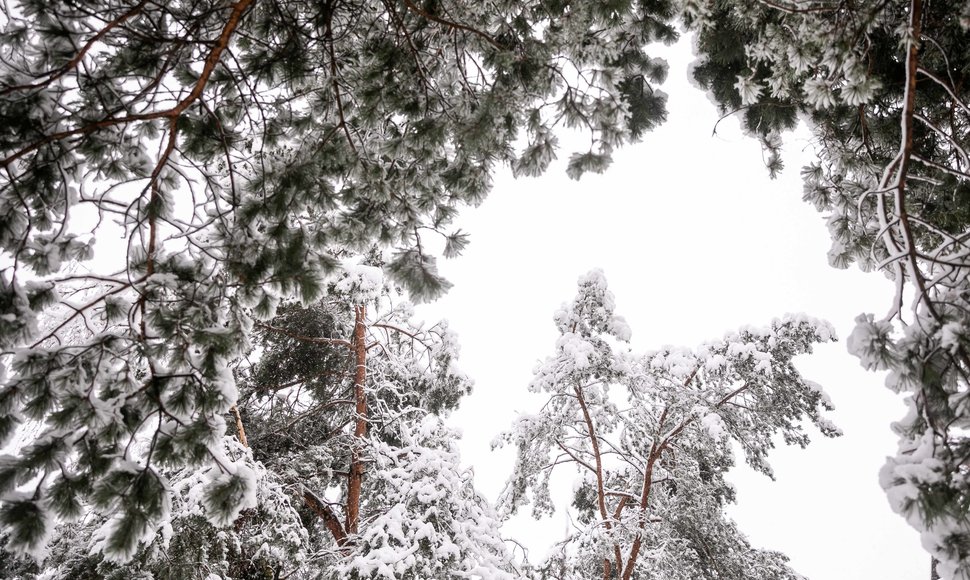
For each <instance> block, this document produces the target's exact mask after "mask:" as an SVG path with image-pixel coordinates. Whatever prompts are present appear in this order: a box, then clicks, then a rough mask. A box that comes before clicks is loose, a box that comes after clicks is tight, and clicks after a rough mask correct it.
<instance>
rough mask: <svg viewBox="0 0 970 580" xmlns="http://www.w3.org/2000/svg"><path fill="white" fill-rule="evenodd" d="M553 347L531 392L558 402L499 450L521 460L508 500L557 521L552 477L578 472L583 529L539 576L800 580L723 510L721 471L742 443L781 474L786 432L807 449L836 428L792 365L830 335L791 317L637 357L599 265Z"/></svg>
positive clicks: (566, 312)
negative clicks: (776, 462)
mask: <svg viewBox="0 0 970 580" xmlns="http://www.w3.org/2000/svg"><path fill="white" fill-rule="evenodd" d="M555 323H556V327H557V328H558V330H559V333H560V336H559V339H558V340H557V341H556V352H555V354H554V355H553V356H551V357H549V358H547V359H546V360H545V361H544V362H543V363H542V364H541V365H540V366H539V367H538V368H537V370H536V375H535V378H534V379H533V381H532V384H531V385H530V390H532V391H534V392H542V393H548V395H549V399H548V400H547V401H546V403H545V404H544V405H543V407H542V409H541V410H540V411H539V412H538V413H536V414H533V415H524V416H522V417H520V418H519V419H518V420H517V421H516V423H515V427H514V429H513V430H512V431H511V432H509V433H507V434H505V435H504V436H503V437H502V439H501V443H503V444H513V445H515V447H516V450H517V459H516V463H515V468H514V471H513V474H512V476H511V477H510V479H509V482H508V485H507V487H506V489H505V491H504V492H503V496H502V498H501V501H500V505H501V506H502V507H503V508H504V509H505V510H506V512H507V513H511V512H515V511H516V510H517V509H519V508H521V507H522V506H524V505H526V504H527V503H529V502H531V503H532V504H533V514H534V515H536V516H537V517H538V516H541V515H543V514H548V513H551V512H552V510H553V500H552V497H551V495H550V478H551V476H552V473H553V471H554V469H555V468H556V467H557V466H559V465H563V464H571V465H573V466H575V467H576V469H577V470H578V471H579V473H580V474H581V476H580V478H579V480H578V481H577V483H576V484H575V485H574V495H573V502H572V510H573V512H574V514H575V519H576V521H577V522H578V524H579V527H578V531H577V532H576V533H574V534H572V535H571V536H570V537H568V538H566V539H565V540H564V541H563V542H562V543H561V544H560V546H559V552H558V554H557V555H555V556H553V557H552V559H551V560H550V561H548V562H546V563H544V564H543V565H541V566H540V567H539V568H537V569H536V570H535V571H534V572H535V576H536V577H537V578H567V579H580V578H596V577H599V578H603V579H604V580H609V579H610V578H622V579H623V580H629V579H630V578H658V579H660V578H663V579H667V580H678V579H683V580H688V579H691V580H693V579H696V578H709V579H711V580H714V579H718V580H723V579H734V580H742V579H745V580H747V579H764V580H769V579H771V580H777V579H780V578H785V579H791V580H795V579H796V578H799V576H798V575H797V574H795V573H794V572H792V571H791V570H790V569H789V568H788V567H787V566H786V564H785V563H786V561H787V559H786V558H785V557H784V556H782V555H781V554H778V553H775V552H768V551H763V550H757V549H754V548H752V547H751V546H750V545H749V544H748V542H747V540H746V539H745V538H744V536H743V535H741V533H740V532H739V531H738V529H737V527H736V526H735V524H734V523H733V522H732V521H730V520H729V519H727V518H726V516H725V515H724V511H723V510H724V505H725V503H727V502H729V501H732V500H733V499H734V492H733V490H732V488H731V486H730V484H728V483H727V482H726V481H725V479H724V475H725V473H726V472H727V470H728V469H729V468H730V467H731V466H732V465H733V454H732V445H739V446H740V447H741V448H742V449H743V450H744V455H745V458H746V460H747V462H748V464H749V465H751V466H752V467H753V468H754V469H757V470H758V471H761V472H763V473H765V474H767V475H769V476H770V475H771V468H770V466H769V465H768V462H767V458H766V456H767V453H768V451H769V450H770V449H771V448H772V447H773V446H774V443H775V441H776V439H777V438H778V437H782V438H783V439H784V440H785V442H786V443H789V444H798V445H801V446H804V445H806V444H807V443H808V436H807V434H806V433H805V432H804V430H803V423H804V422H806V421H808V422H810V423H812V424H813V425H815V426H816V427H818V429H819V430H820V431H821V432H822V434H823V435H826V436H830V437H831V436H835V435H838V434H839V431H838V429H837V428H836V427H834V426H833V425H832V424H830V423H829V422H828V421H827V420H826V419H825V418H824V417H823V416H822V414H821V412H822V411H823V410H825V409H831V408H832V406H831V403H830V402H829V400H828V398H827V397H826V395H825V394H824V393H823V391H822V390H821V388H820V387H819V386H818V385H816V384H814V383H812V382H811V381H808V380H806V379H804V378H803V377H802V376H801V375H800V374H799V372H798V370H797V369H796V368H795V367H794V365H793V362H792V359H793V358H794V357H795V356H797V355H800V354H804V353H808V352H811V349H812V345H813V344H816V343H820V342H827V341H830V340H834V335H833V331H832V328H831V327H830V326H829V325H828V324H827V323H824V322H821V321H818V320H813V319H811V318H807V317H805V316H788V317H786V318H784V319H782V320H775V321H774V322H772V324H771V325H770V326H768V327H765V328H744V329H741V330H740V331H738V332H735V333H731V334H728V335H726V336H725V337H724V338H723V339H721V340H717V341H713V342H709V343H706V344H703V345H701V346H700V347H698V348H697V349H695V350H689V349H682V348H664V349H661V350H658V351H653V352H648V353H646V354H644V355H640V356H637V355H634V354H632V353H631V352H630V351H629V348H628V347H625V346H624V343H625V342H626V341H628V340H629V339H630V329H629V327H628V326H627V324H626V322H624V320H623V319H622V318H621V317H619V316H616V315H615V314H614V299H613V295H612V293H611V292H610V291H609V290H608V289H607V285H606V280H605V278H604V277H603V274H602V273H601V272H599V271H593V272H590V273H589V274H587V275H586V276H583V277H582V278H580V280H579V292H578V295H577V296H576V298H575V299H573V301H572V302H571V303H569V304H564V305H563V307H562V308H561V309H560V310H559V311H558V312H556V315H555Z"/></svg>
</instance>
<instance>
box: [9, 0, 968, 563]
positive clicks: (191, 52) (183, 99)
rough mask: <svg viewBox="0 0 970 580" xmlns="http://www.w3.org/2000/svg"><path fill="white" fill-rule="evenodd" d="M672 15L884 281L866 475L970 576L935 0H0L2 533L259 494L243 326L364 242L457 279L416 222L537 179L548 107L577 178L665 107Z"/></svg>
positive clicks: (957, 94) (28, 535)
mask: <svg viewBox="0 0 970 580" xmlns="http://www.w3.org/2000/svg"><path fill="white" fill-rule="evenodd" d="M678 22H680V23H682V24H683V25H684V26H685V27H686V28H687V30H689V31H690V32H691V33H692V34H694V35H695V46H696V52H697V62H696V63H695V64H696V66H695V67H694V70H693V76H694V78H695V79H696V80H697V81H698V83H699V84H700V85H701V86H702V87H703V88H704V89H705V90H707V91H708V92H709V93H710V94H711V95H712V96H713V98H714V100H715V101H716V102H717V103H718V104H719V106H720V107H721V109H722V110H723V112H724V113H725V114H737V115H738V116H739V117H740V119H741V122H742V124H743V126H744V127H745V128H746V129H747V130H748V131H749V132H751V133H752V134H753V135H754V136H756V137H757V138H758V139H759V140H760V141H761V142H762V144H763V146H764V147H765V150H766V152H767V164H768V169H769V170H770V171H771V172H777V171H780V170H781V169H782V167H783V160H782V159H781V157H780V155H779V143H780V139H781V138H782V134H783V133H784V131H786V130H788V129H790V128H792V127H793V126H794V125H795V124H796V123H797V122H799V120H804V121H805V122H806V123H807V124H808V126H809V127H810V129H811V131H812V132H813V134H814V136H815V141H816V145H817V150H818V151H817V152H818V160H817V162H815V163H813V164H812V165H810V166H809V167H806V168H804V169H803V171H802V175H803V177H804V182H805V193H804V195H805V198H806V200H807V201H809V202H810V203H812V204H814V205H815V206H816V207H817V208H819V210H820V211H822V212H824V213H825V215H826V219H827V222H828V225H829V230H830V232H831V235H832V240H833V246H832V250H831V252H830V260H831V262H832V264H833V265H834V266H837V267H845V266H847V265H849V264H851V263H856V264H858V265H859V266H860V267H862V268H863V269H865V270H873V271H879V272H882V273H884V274H885V275H887V276H889V277H890V278H891V279H892V280H893V281H894V282H895V284H896V288H897V291H896V296H895V297H894V298H893V299H892V301H891V303H890V305H889V312H888V313H887V314H886V315H885V316H881V317H877V316H876V315H873V314H863V315H861V316H860V318H859V319H858V325H857V328H856V331H855V332H854V333H852V335H851V336H850V337H849V348H850V350H851V351H852V352H853V353H854V354H856V355H857V356H858V357H859V358H860V360H861V361H862V363H863V364H864V365H865V366H867V367H870V368H874V369H888V370H889V371H890V380H889V382H888V385H889V387H890V388H892V389H894V390H896V391H900V392H906V393H908V394H909V397H908V404H909V411H910V412H909V413H908V414H907V415H906V417H904V418H903V420H902V421H900V422H899V423H898V424H896V426H895V427H894V428H895V429H896V431H897V433H898V434H899V436H900V445H899V453H898V454H897V456H896V457H894V458H892V459H890V460H889V461H888V462H887V465H886V467H885V469H884V470H883V473H882V476H881V481H882V485H883V487H884V488H885V489H886V491H887V494H888V495H889V498H890V501H891V503H892V505H893V507H894V509H896V510H897V511H898V512H900V513H901V514H902V515H904V516H905V517H906V519H907V521H909V522H910V523H911V524H912V525H913V526H914V527H916V528H917V529H918V530H919V531H920V532H921V533H922V534H923V544H924V545H925V546H926V547H927V548H928V549H929V551H930V552H931V553H932V554H933V556H934V558H936V559H937V560H939V562H940V573H941V575H942V576H943V577H944V578H947V579H948V580H949V579H952V578H970V520H968V518H967V513H968V511H970V494H968V491H967V490H968V489H970V471H968V470H967V467H966V464H967V462H966V458H967V456H968V454H970V439H968V438H967V436H966V434H965V433H966V429H967V427H968V422H970V406H968V396H970V351H968V349H970V303H968V300H970V298H968V296H970V287H968V274H970V270H968V268H967V266H968V260H967V256H968V251H967V239H968V237H967V234H968V228H970V215H968V212H967V199H968V197H967V196H968V191H970V190H968V179H970V153H968V150H967V143H968V130H970V100H968V98H967V97H966V95H965V93H964V90H965V89H964V85H965V81H966V75H967V74H968V70H970V58H968V57H970V55H968V52H967V51H968V50H970V49H968V47H970V32H968V26H970V8H968V5H967V4H966V3H965V2H946V1H942V2H929V1H927V0H883V1H880V2H863V3H858V2H849V1H848V0H836V1H832V2H829V1H816V0H796V1H775V0H761V1H759V2H741V1H737V0H679V1H676V2H675V1H673V0H669V1H664V0H609V1H605V2H570V1H569V0H535V1H529V2H512V1H507V0H501V1H498V2H488V3H481V2H471V1H466V0H422V1H420V2H419V1H416V0H401V1H400V2H391V1H389V0H381V1H377V0H341V1H337V0H327V1H325V2H304V1H300V0H236V1H234V2H233V1H228V2H227V1H221V0H200V1H197V2H164V3H158V2H150V1H148V0H141V1H134V0H131V1H123V0H58V1H56V2H47V1H42V0H21V1H19V2H7V3H4V4H3V8H2V14H0V25H2V31H0V322H2V324H0V349H2V350H0V443H3V442H5V441H8V440H9V439H10V437H11V436H12V434H13V433H14V432H15V430H16V429H17V427H18V425H20V424H21V423H22V422H24V421H36V422H40V423H42V424H43V429H42V430H41V432H40V433H39V435H38V437H37V438H36V440H35V441H33V442H32V443H31V444H30V445H27V446H25V447H23V448H22V449H20V450H19V452H18V454H17V455H16V456H9V457H4V458H3V459H2V460H0V494H2V506H0V523H2V525H3V527H4V529H5V530H7V535H8V538H7V545H8V547H10V548H12V549H14V550H16V551H18V552H39V551H42V549H43V546H44V545H45V543H46V539H47V537H48V536H49V534H50V533H51V531H52V529H53V525H54V521H55V520H71V519H74V518H77V517H79V516H80V515H81V514H82V513H84V512H86V511H87V510H89V509H90V508H92V507H93V508H94V509H95V510H96V511H98V512H99V513H101V514H102V515H103V516H104V517H107V518H114V519H112V520H111V521H113V522H114V524H112V525H115V528H113V529H115V532H117V530H120V529H122V528H125V529H128V528H132V529H139V530H142V531H143V532H144V533H146V534H147V533H148V530H150V529H151V528H152V526H154V525H155V523H156V522H158V521H159V520H160V519H162V518H163V516H164V514H166V513H168V512H169V511H170V509H171V504H172V501H173V500H174V494H173V491H172V490H171V489H169V487H168V483H167V479H166V477H165V476H163V475H162V472H163V471H164V470H166V469H179V468H182V467H184V466H198V465H207V466H215V467H214V471H212V473H211V475H212V476H211V477H210V478H209V479H208V480H207V481H208V483H206V484H205V486H204V488H205V490H206V491H205V492H204V495H205V497H206V498H208V499H207V500H206V502H207V505H209V506H210V508H211V511H212V513H213V514H216V515H214V516H213V517H214V518H215V520H214V521H219V522H223V523H224V522H227V521H229V520H232V519H233V518H234V517H235V516H236V515H238V513H239V512H240V511H241V510H242V509H243V508H246V507H252V506H251V504H252V501H253V497H254V495H253V494H254V493H255V492H257V485H256V480H257V479H258V478H256V477H255V475H256V473H255V471H253V469H252V467H251V466H250V462H249V460H248V459H245V458H244V457H243V456H242V455H239V454H238V453H236V452H235V451H232V450H231V449H229V448H227V447H226V446H225V444H224V442H223V435H224V433H225V432H226V417H228V416H229V415H227V413H228V412H229V411H230V409H233V408H235V409H236V411H237V412H238V411H239V406H238V403H239V401H240V399H239V389H238V385H237V383H236V379H235V377H234V375H233V373H232V371H231V369H232V368H234V367H235V366H237V365H238V362H239V360H241V357H243V355H244V354H245V353H246V352H248V351H249V347H250V343H249V340H250V337H251V336H252V331H253V329H254V325H255V324H256V323H257V322H260V321H266V320H268V319H270V318H272V317H273V316H274V315H275V314H276V309H277V306H278V305H279V304H280V303H281V301H285V300H287V299H292V298H297V299H299V300H301V301H302V302H303V303H304V304H312V303H313V302H314V301H315V300H316V299H318V298H320V297H321V296H322V295H323V294H324V293H325V290H326V286H327V284H328V283H330V281H332V280H331V278H329V276H333V275H335V272H336V271H337V269H338V268H337V266H338V260H337V258H336V257H335V256H336V255H337V254H339V252H340V251H345V250H348V249H349V250H352V251H364V250H366V249H367V248H369V247H370V246H371V245H372V244H374V243H377V244H379V245H382V246H384V247H386V248H391V249H392V252H391V253H390V254H389V255H388V260H387V262H386V264H385V266H384V269H385V270H386V271H387V272H388V273H389V274H390V275H392V276H393V277H394V279H395V280H396V281H398V282H399V283H400V284H402V285H403V286H404V287H405V288H406V289H407V290H408V291H409V292H410V293H411V295H412V296H413V297H415V298H416V299H427V298H432V297H434V296H436V295H439V294H440V293H441V292H443V291H445V290H446V289H447V287H448V283H447V281H445V280H443V279H442V278H441V277H440V276H439V275H438V273H437V271H436V268H435V256H433V255H431V254H429V253H428V251H427V249H426V248H427V246H428V245H429V244H427V243H425V241H424V240H425V239H426V238H427V237H428V236H440V237H441V238H442V239H443V240H444V254H445V255H446V256H453V255H457V254H458V253H460V251H461V249H462V248H463V247H464V246H465V244H466V243H467V237H466V236H465V234H464V233H462V232H460V231H454V230H452V229H451V225H450V224H451V222H452V220H453V218H454V217H455V215H456V213H457V212H458V210H459V208H460V207H462V206H465V205H468V204H475V203H478V202H480V201H481V200H482V199H483V198H484V197H485V196H486V195H487V193H488V190H489V187H490V184H491V174H492V172H493V171H494V170H495V168H496V167H498V166H500V165H503V164H504V165H508V166H510V167H511V168H512V170H513V171H514V172H515V173H516V174H518V175H538V174H541V173H542V172H543V171H544V170H545V169H546V168H547V167H548V165H549V163H550V161H551V160H552V159H553V158H554V157H555V156H556V155H557V139H556V134H555V131H554V130H555V127H557V126H565V127H567V128H573V129H580V130H582V131H585V132H586V133H587V134H588V135H589V136H590V147H589V148H588V149H587V150H583V151H578V152H575V153H572V154H571V156H570V158H569V165H568V170H567V171H568V173H569V175H570V176H572V177H576V178H578V177H579V176H581V175H582V174H583V173H585V172H590V171H593V172H596V171H603V170H604V169H605V168H606V167H607V166H608V164H609V163H610V156H611V154H612V152H613V151H614V150H615V149H616V148H617V147H620V146H622V145H624V144H625V143H628V142H630V141H633V140H637V139H641V138H643V136H644V134H645V132H646V131H648V130H649V129H651V128H652V127H654V126H656V125H657V124H658V123H660V122H662V121H663V120H664V118H665V109H664V107H665V98H666V97H665V96H664V95H663V93H662V92H660V91H659V90H657V89H656V88H655V86H656V85H657V83H659V82H661V81H662V80H663V78H664V76H665V74H666V65H665V63H663V62H662V61H660V60H658V59H654V58H651V57H650V56H649V43H652V42H657V41H662V42H672V41H674V40H675V39H676V38H677V36H678V33H677V29H676V25H677V23H678ZM112 237H113V238H116V239H118V240H120V241H121V243H119V244H117V246H118V247H117V248H112V249H111V250H116V251H115V252H114V255H113V256H112V255H111V253H112V252H111V251H108V249H106V248H105V247H104V246H105V245H106V244H107V243H108V242H107V240H108V239H110V238H112ZM95 250H97V252H98V254H99V259H98V260H97V261H93V260H91V258H92V256H93V255H94V252H95ZM331 362H332V363H333V364H335V365H339V364H340V361H339V360H338V359H334V360H333V361H331ZM321 364H326V363H321ZM321 372H322V371H321ZM358 415H359V413H358ZM243 455H245V454H243ZM119 526H120V527H119ZM135 536H139V534H135ZM139 537H140V536H139ZM135 544H137V541H135V543H134V544H132V542H131V538H130V537H126V536H124V535H123V534H120V533H115V535H113V536H112V535H111V534H108V536H106V541H105V542H104V544H103V546H104V547H105V551H106V553H113V554H116V555H130V554H131V551H132V550H133V549H134V547H133V546H134V545H135Z"/></svg>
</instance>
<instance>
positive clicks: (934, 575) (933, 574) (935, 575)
mask: <svg viewBox="0 0 970 580" xmlns="http://www.w3.org/2000/svg"><path fill="white" fill-rule="evenodd" d="M939 563H940V562H939V560H937V559H936V558H930V580H940V573H939V572H937V571H936V565H937V564H939Z"/></svg>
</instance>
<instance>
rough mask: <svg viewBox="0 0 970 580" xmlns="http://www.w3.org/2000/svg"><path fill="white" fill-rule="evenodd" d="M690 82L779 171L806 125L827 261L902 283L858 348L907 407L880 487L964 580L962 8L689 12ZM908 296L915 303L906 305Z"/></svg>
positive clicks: (969, 385)
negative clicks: (693, 59)
mask: <svg viewBox="0 0 970 580" xmlns="http://www.w3.org/2000/svg"><path fill="white" fill-rule="evenodd" d="M687 5H688V11H689V21H690V22H691V24H692V26H693V28H694V29H695V30H696V31H697V34H698V41H697V46H698V49H699V63H698V66H697V67H696V69H695V78H696V79H697V80H698V81H700V83H701V84H702V85H703V86H705V87H706V88H707V89H708V90H709V91H710V92H711V94H712V95H713V96H714V98H715V99H716V100H717V102H718V103H719V104H720V106H721V108H722V110H723V111H724V112H725V113H731V112H738V114H739V115H740V116H741V119H742V123H743V125H744V127H745V128H746V129H747V130H749V131H751V132H752V133H754V134H756V135H758V136H759V138H760V139H761V140H762V142H763V143H764V144H765V145H766V147H767V150H768V152H769V168H770V169H771V170H772V171H776V170H778V169H780V168H781V159H780V157H779V156H778V154H777V153H778V145H779V143H780V133H781V132H782V131H784V130H785V129H787V128H790V127H792V126H793V125H794V123H795V122H796V119H797V118H799V117H801V118H803V119H806V120H807V121H808V125H809V127H810V128H811V130H812V132H813V135H814V137H815V141H816V147H817V150H818V155H819V159H818V161H817V162H814V163H812V164H811V165H809V166H808V167H805V168H803V170H802V176H803V178H804V183H805V191H804V195H805V199H806V200H807V201H809V202H810V203H812V204H814V205H815V206H816V207H817V208H818V209H819V210H820V211H823V212H825V213H826V217H827V221H828V226H829V230H830V232H831V236H832V249H831V251H830V253H829V259H830V262H831V263H832V265H833V266H836V267H840V268H844V267H847V266H848V265H850V264H851V263H857V264H858V265H859V267H861V268H862V269H863V270H866V271H880V272H882V273H884V274H885V275H887V276H888V277H889V278H891V279H892V280H893V281H894V282H895V285H896V296H895V297H894V299H893V300H892V302H891V304H890V307H889V312H888V313H887V314H886V315H885V316H882V317H877V316H874V315H872V314H868V315H863V316H860V317H859V318H858V319H857V326H856V330H855V331H854V332H853V333H852V336H850V337H849V340H848V346H849V350H850V351H851V352H852V353H853V354H855V355H856V356H858V357H859V358H860V360H861V362H862V364H863V365H864V366H866V367H868V368H871V369H876V370H880V369H887V370H889V371H890V375H889V379H888V381H887V386H888V387H889V388H891V389H893V390H894V391H897V392H903V393H908V397H907V405H908V407H909V409H908V413H907V414H906V416H905V417H904V418H903V419H902V420H901V421H899V422H897V423H895V424H894V425H893V429H894V431H895V432H896V433H897V434H898V435H899V438H900V439H899V451H898V454H897V455H896V457H894V458H891V459H890V460H889V461H887V463H886V466H885V467H884V469H883V470H882V472H881V475H880V480H881V483H882V486H883V487H884V488H885V490H886V493H887V494H888V496H889V499H890V503H891V505H892V506H893V509H895V510H896V511H897V512H899V513H900V514H902V515H903V516H904V517H905V518H906V520H907V521H908V522H909V523H910V524H911V525H913V526H914V527H915V528H916V529H917V530H919V531H920V533H921V535H922V544H923V545H924V546H925V547H926V548H927V549H928V550H929V551H930V553H931V554H932V555H933V557H934V558H935V559H938V560H939V566H937V567H936V568H938V571H939V575H940V577H942V578H944V579H945V580H953V579H967V578H970V519H968V517H967V514H968V512H970V493H968V490H970V471H968V470H967V457H968V455H970V438H968V437H967V427H968V426H970V405H968V400H970V399H968V397H970V302H968V299H970V260H968V259H967V256H968V255H970V253H968V245H967V240H968V239H970V237H968V234H970V213H968V207H970V205H968V200H970V197H968V196H970V156H968V151H970V97H968V95H967V92H966V88H965V87H966V84H967V78H968V77H967V75H968V73H970V30H968V26H970V9H968V6H967V4H966V3H965V2H927V1H925V0H911V1H910V0H907V1H891V2H869V3H865V2H864V3H849V2H759V3H749V2H734V1H719V2H688V3H687ZM909 296H912V301H911V302H910V303H909V304H907V301H908V300H909Z"/></svg>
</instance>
